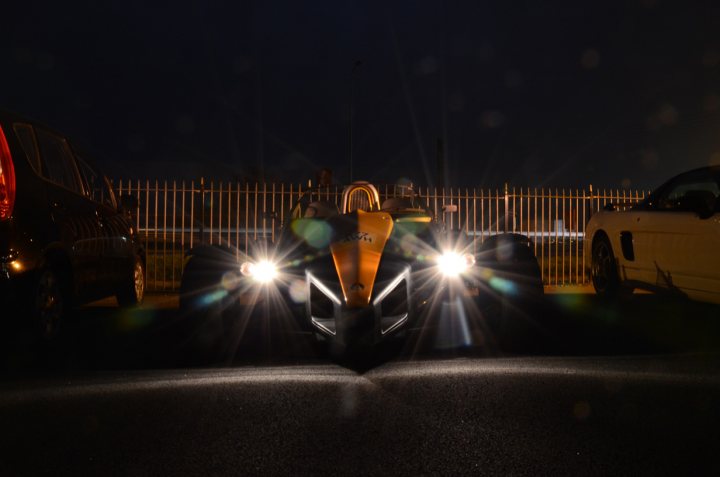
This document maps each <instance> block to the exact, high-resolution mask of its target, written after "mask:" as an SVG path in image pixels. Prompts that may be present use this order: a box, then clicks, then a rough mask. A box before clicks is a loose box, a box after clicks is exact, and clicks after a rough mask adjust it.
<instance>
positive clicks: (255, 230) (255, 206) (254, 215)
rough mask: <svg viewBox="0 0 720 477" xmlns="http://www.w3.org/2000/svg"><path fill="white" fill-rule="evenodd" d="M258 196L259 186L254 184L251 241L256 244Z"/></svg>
mask: <svg viewBox="0 0 720 477" xmlns="http://www.w3.org/2000/svg"><path fill="white" fill-rule="evenodd" d="M258 196H259V185H258V183H257V182H256V183H255V194H254V197H253V207H254V209H253V220H254V222H253V241H254V242H257V228H258V217H257V216H258Z"/></svg>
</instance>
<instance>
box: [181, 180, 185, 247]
mask: <svg viewBox="0 0 720 477" xmlns="http://www.w3.org/2000/svg"><path fill="white" fill-rule="evenodd" d="M180 188H181V192H180V194H181V195H180V197H181V199H180V204H181V205H180V249H181V252H182V254H183V256H185V181H184V180H183V181H182V182H181V183H180Z"/></svg>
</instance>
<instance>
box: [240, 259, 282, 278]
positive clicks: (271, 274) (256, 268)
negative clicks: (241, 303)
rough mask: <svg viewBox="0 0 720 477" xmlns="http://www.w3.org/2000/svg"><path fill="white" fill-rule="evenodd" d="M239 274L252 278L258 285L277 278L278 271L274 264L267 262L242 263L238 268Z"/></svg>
mask: <svg viewBox="0 0 720 477" xmlns="http://www.w3.org/2000/svg"><path fill="white" fill-rule="evenodd" d="M240 273H242V274H243V275H244V276H246V277H250V278H252V279H253V280H255V281H256V282H258V283H270V282H271V281H273V280H274V279H275V278H276V277H277V275H278V270H277V266H276V265H275V264H274V263H272V262H270V261H268V260H261V261H259V262H256V263H252V262H245V263H243V264H242V265H241V266H240Z"/></svg>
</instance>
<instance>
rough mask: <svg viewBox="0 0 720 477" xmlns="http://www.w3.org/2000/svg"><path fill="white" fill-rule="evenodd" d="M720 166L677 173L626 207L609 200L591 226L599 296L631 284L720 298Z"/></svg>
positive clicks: (589, 250) (590, 255)
mask: <svg viewBox="0 0 720 477" xmlns="http://www.w3.org/2000/svg"><path fill="white" fill-rule="evenodd" d="M719 196H720V167H719V166H714V167H704V168H701V169H695V170H692V171H689V172H685V173H683V174H680V175H678V176H676V177H674V178H672V179H670V180H669V181H667V182H666V183H665V184H663V185H661V186H660V187H659V188H657V189H656V190H655V191H654V192H652V193H651V194H650V195H649V196H648V197H647V198H646V199H645V200H643V201H642V202H640V203H638V204H637V205H636V206H634V207H632V208H631V209H629V210H626V211H617V210H615V207H614V206H613V205H610V206H608V207H607V208H606V210H603V211H601V212H599V213H596V214H595V215H593V216H592V218H591V219H590V221H589V223H588V225H587V227H586V235H585V236H586V239H587V240H589V242H587V243H589V244H590V246H589V247H586V248H585V254H586V263H589V264H591V270H590V274H591V277H592V283H593V285H594V287H595V290H596V292H597V293H598V294H601V295H605V296H614V295H618V294H623V293H630V292H632V290H633V289H634V288H641V289H646V290H651V291H662V292H671V293H674V294H677V295H681V296H686V297H689V298H691V299H695V300H699V301H707V302H711V303H720V247H718V244H720V200H718V197H719Z"/></svg>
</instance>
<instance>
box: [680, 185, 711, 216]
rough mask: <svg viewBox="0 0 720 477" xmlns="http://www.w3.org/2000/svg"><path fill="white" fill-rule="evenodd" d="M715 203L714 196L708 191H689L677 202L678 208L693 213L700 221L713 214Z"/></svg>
mask: <svg viewBox="0 0 720 477" xmlns="http://www.w3.org/2000/svg"><path fill="white" fill-rule="evenodd" d="M715 202H716V198H715V194H713V193H712V192H710V191H707V190H689V191H687V192H686V193H685V194H684V195H683V196H682V197H681V198H680V200H678V208H679V209H680V210H683V211H687V212H695V213H696V214H697V215H698V216H699V217H700V218H701V219H706V218H708V217H710V216H712V215H713V214H714V213H715V212H714V209H715Z"/></svg>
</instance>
